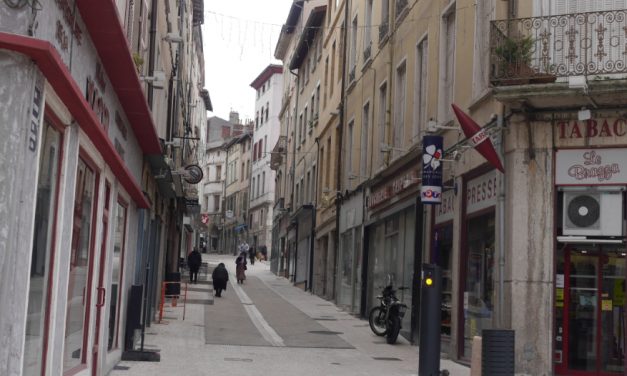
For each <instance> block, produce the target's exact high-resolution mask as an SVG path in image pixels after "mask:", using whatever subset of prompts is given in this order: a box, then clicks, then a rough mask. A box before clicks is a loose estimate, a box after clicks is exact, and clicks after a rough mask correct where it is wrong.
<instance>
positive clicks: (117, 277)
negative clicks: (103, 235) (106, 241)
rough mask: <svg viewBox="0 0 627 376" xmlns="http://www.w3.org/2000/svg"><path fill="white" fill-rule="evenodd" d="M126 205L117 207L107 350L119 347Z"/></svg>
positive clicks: (121, 204)
mask: <svg viewBox="0 0 627 376" xmlns="http://www.w3.org/2000/svg"><path fill="white" fill-rule="evenodd" d="M126 211H127V209H126V204H124V203H122V202H120V201H118V203H117V206H116V217H115V230H114V231H115V233H114V238H113V264H112V267H111V290H110V293H111V299H110V304H111V305H110V310H109V342H108V344H107V349H108V350H111V349H113V348H116V347H118V332H119V330H118V326H119V314H120V302H121V300H122V293H121V291H120V286H122V281H123V279H122V277H123V275H122V272H123V271H124V268H123V265H124V245H125V241H126Z"/></svg>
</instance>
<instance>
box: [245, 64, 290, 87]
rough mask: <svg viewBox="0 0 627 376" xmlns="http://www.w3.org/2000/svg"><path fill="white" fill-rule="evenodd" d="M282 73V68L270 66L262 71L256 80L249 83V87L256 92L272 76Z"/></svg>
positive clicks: (274, 65) (275, 65) (280, 66)
mask: <svg viewBox="0 0 627 376" xmlns="http://www.w3.org/2000/svg"><path fill="white" fill-rule="evenodd" d="M279 73H283V66H282V65H277V64H270V65H268V66H267V67H266V69H264V70H263V71H262V72H261V73H260V74H259V76H257V78H255V79H254V80H253V82H251V83H250V86H251V87H252V88H253V89H255V90H257V89H259V88H260V87H261V86H262V85H263V84H264V83H265V82H266V81H268V79H269V78H270V77H272V75H273V74H279Z"/></svg>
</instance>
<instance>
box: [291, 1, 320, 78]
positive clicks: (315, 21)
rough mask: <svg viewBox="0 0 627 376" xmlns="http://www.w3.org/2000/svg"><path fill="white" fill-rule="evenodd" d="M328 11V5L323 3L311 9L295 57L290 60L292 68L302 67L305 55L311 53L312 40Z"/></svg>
mask: <svg viewBox="0 0 627 376" xmlns="http://www.w3.org/2000/svg"><path fill="white" fill-rule="evenodd" d="M326 11H327V6H326V5H321V6H318V7H315V8H314V9H312V10H311V13H309V18H307V23H306V24H305V28H304V29H303V32H302V33H301V35H300V40H299V41H298V45H297V46H296V53H294V57H292V61H291V62H290V69H297V68H300V66H301V65H302V64H303V61H304V60H305V57H306V56H307V54H308V53H309V47H310V46H311V42H313V39H314V37H315V36H316V32H317V31H318V29H319V28H320V25H322V21H323V20H324V14H325V12H326Z"/></svg>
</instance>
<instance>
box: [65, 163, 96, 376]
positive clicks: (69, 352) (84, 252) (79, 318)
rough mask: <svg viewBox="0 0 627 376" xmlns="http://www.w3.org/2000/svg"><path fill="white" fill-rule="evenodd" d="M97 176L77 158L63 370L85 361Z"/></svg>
mask: <svg viewBox="0 0 627 376" xmlns="http://www.w3.org/2000/svg"><path fill="white" fill-rule="evenodd" d="M95 192H96V173H95V172H94V171H93V170H92V169H91V168H90V167H89V166H88V165H87V164H86V163H85V162H84V161H83V159H79V161H78V168H77V173H76V191H75V198H74V200H75V201H74V218H73V229H72V244H71V251H70V270H69V273H68V274H69V277H68V294H67V313H66V316H65V345H64V347H63V370H64V371H67V370H70V369H72V368H75V367H77V366H79V365H80V364H82V363H85V362H86V352H85V349H84V347H83V345H84V341H83V339H84V338H83V337H84V334H86V333H85V308H86V304H87V303H88V301H89V286H88V285H87V281H88V279H89V278H88V277H89V261H90V260H89V259H90V255H91V253H92V252H91V250H92V247H91V239H92V219H93V211H94V210H95V208H96V205H95V204H96V203H95V199H96V193H95Z"/></svg>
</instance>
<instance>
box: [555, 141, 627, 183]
mask: <svg viewBox="0 0 627 376" xmlns="http://www.w3.org/2000/svg"><path fill="white" fill-rule="evenodd" d="M555 183H556V184H558V185H613V184H627V149H618V148H612V149H561V150H558V151H557V152H556V156H555Z"/></svg>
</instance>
